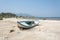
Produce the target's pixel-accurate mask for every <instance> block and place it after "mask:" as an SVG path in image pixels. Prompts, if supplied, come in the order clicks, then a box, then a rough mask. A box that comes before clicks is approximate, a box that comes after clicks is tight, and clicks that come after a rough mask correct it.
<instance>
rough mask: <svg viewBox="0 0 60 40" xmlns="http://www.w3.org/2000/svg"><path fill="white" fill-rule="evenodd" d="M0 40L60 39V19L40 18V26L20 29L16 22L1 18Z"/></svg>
mask: <svg viewBox="0 0 60 40" xmlns="http://www.w3.org/2000/svg"><path fill="white" fill-rule="evenodd" d="M12 29H13V30H14V32H11V33H10V30H12ZM0 40H60V21H58V20H40V23H39V26H36V27H34V28H32V29H28V30H20V29H19V28H18V27H17V23H16V22H13V21H3V20H0Z"/></svg>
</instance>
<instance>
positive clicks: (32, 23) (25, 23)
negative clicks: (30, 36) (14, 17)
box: [17, 21, 39, 28]
mask: <svg viewBox="0 0 60 40" xmlns="http://www.w3.org/2000/svg"><path fill="white" fill-rule="evenodd" d="M17 24H18V26H19V27H21V28H33V27H35V26H37V25H38V24H39V22H37V21H19V22H17Z"/></svg>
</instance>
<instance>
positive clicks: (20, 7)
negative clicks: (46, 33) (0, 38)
mask: <svg viewBox="0 0 60 40" xmlns="http://www.w3.org/2000/svg"><path fill="white" fill-rule="evenodd" d="M1 12H11V13H15V14H19V13H24V14H29V15H32V16H36V17H60V0H0V13H1Z"/></svg>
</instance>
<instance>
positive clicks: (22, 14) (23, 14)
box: [16, 13, 32, 17]
mask: <svg viewBox="0 0 60 40" xmlns="http://www.w3.org/2000/svg"><path fill="white" fill-rule="evenodd" d="M16 15H17V16H28V17H31V16H32V15H30V14H26V13H18V14H16Z"/></svg>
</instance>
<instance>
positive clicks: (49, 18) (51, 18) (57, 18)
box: [38, 17, 60, 20]
mask: <svg viewBox="0 0 60 40" xmlns="http://www.w3.org/2000/svg"><path fill="white" fill-rule="evenodd" d="M38 18H39V19H44V20H60V17H38Z"/></svg>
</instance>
